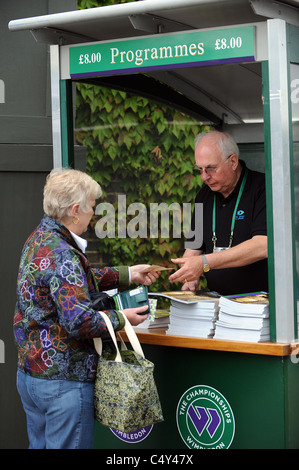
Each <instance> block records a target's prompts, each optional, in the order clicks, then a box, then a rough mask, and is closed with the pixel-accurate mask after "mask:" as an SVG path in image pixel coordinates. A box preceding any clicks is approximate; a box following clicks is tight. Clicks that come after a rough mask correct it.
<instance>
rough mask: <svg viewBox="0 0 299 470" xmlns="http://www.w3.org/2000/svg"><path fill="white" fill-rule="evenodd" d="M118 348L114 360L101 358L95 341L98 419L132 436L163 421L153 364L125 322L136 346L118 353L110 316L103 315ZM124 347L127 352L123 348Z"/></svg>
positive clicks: (132, 344)
mask: <svg viewBox="0 0 299 470" xmlns="http://www.w3.org/2000/svg"><path fill="white" fill-rule="evenodd" d="M101 315H102V316H103V318H104V320H105V322H106V324H107V327H108V331H109V333H110V335H111V338H112V340H113V342H114V345H115V347H116V357H115V358H114V359H113V360H108V359H105V358H104V357H103V356H102V342H101V338H94V344H95V348H96V350H97V352H98V354H99V361H98V368H97V375H96V380H95V392H94V405H95V418H96V419H97V420H98V421H99V422H100V423H101V424H103V425H104V426H108V427H110V428H112V429H115V430H117V431H122V432H125V433H129V432H132V431H136V430H137V429H141V428H143V427H145V426H150V425H152V424H154V423H158V422H160V421H163V414H162V409H161V403H160V399H159V395H158V391H157V387H156V383H155V380H154V364H153V363H152V362H151V361H149V360H147V359H146V358H145V357H144V353H143V351H142V348H141V345H140V343H139V340H138V338H137V336H136V333H135V331H134V329H133V327H132V326H131V324H130V323H129V321H128V320H127V319H126V317H125V315H124V314H123V315H124V317H125V328H124V329H125V332H126V335H127V337H128V339H129V341H130V343H131V346H132V347H133V350H130V349H127V348H126V346H125V345H124V343H123V342H122V344H123V347H122V349H121V350H119V348H118V345H117V341H116V337H115V333H114V330H113V327H112V324H111V322H110V320H109V318H108V316H107V315H106V314H105V313H104V312H101ZM124 348H125V349H124Z"/></svg>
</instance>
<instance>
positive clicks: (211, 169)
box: [195, 154, 233, 175]
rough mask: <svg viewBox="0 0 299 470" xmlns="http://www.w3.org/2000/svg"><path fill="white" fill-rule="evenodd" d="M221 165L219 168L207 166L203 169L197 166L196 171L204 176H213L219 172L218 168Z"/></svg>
mask: <svg viewBox="0 0 299 470" xmlns="http://www.w3.org/2000/svg"><path fill="white" fill-rule="evenodd" d="M232 155H233V154H231V155H229V156H228V157H226V158H225V160H224V162H226V161H227V160H228V159H229V158H230V157H231V156H232ZM219 167H220V165H217V166H206V167H205V168H201V167H200V166H197V165H195V170H197V171H199V173H200V174H201V175H202V174H203V173H204V172H205V173H206V174H207V175H213V174H215V173H216V172H217V170H218V168H219Z"/></svg>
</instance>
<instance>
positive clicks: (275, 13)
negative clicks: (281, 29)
mask: <svg viewBox="0 0 299 470" xmlns="http://www.w3.org/2000/svg"><path fill="white" fill-rule="evenodd" d="M249 3H250V6H251V8H252V9H253V11H254V13H255V14H256V15H260V16H264V17H266V18H273V19H274V18H276V19H280V20H285V21H286V22H287V23H289V24H293V25H295V26H299V11H298V8H295V7H293V6H291V5H286V4H285V3H280V2H277V1H274V2H273V1H272V0H249Z"/></svg>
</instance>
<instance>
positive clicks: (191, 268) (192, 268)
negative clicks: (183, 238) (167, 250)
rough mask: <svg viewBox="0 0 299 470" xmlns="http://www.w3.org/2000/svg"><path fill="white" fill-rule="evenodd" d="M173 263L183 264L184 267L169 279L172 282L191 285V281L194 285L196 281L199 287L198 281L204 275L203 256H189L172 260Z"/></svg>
mask: <svg viewBox="0 0 299 470" xmlns="http://www.w3.org/2000/svg"><path fill="white" fill-rule="evenodd" d="M171 261H172V262H173V263H176V264H181V265H182V266H181V268H180V269H178V270H177V271H176V272H175V273H173V274H172V275H171V276H170V277H169V280H170V282H181V283H184V284H186V283H188V284H189V283H190V281H193V283H194V282H195V281H196V282H197V285H198V280H199V278H200V276H201V275H202V273H203V262H202V258H201V256H188V257H184V258H176V259H172V260H171ZM193 285H195V284H193ZM189 290H191V289H189ZM192 290H193V289H192Z"/></svg>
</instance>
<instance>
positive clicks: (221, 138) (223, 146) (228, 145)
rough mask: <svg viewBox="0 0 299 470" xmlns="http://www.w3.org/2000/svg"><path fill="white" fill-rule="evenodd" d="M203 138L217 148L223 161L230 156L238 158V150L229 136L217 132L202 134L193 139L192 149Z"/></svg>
mask: <svg viewBox="0 0 299 470" xmlns="http://www.w3.org/2000/svg"><path fill="white" fill-rule="evenodd" d="M205 138H208V139H209V141H210V142H211V143H212V144H213V145H215V146H217V147H218V149H219V150H220V152H221V155H222V158H223V159H224V160H225V159H226V158H227V157H228V156H229V155H232V154H235V155H237V156H238V157H239V148H238V146H237V144H236V142H235V140H234V138H233V137H232V136H231V135H229V134H227V133H225V132H219V131H210V132H202V133H200V134H197V136H196V137H195V139H194V148H196V147H197V145H198V144H199V142H201V141H202V140H203V139H205Z"/></svg>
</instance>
